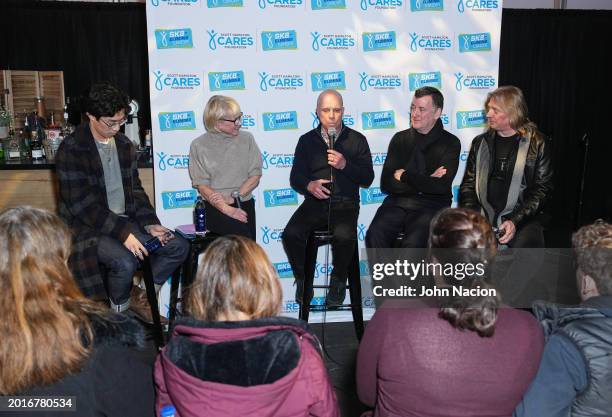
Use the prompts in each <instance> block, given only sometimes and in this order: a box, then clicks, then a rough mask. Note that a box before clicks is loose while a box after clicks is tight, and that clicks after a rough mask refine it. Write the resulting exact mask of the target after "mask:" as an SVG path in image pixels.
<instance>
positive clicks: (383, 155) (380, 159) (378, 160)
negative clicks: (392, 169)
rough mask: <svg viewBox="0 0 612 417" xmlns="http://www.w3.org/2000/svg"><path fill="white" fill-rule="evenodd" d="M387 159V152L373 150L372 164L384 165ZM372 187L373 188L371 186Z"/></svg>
mask: <svg viewBox="0 0 612 417" xmlns="http://www.w3.org/2000/svg"><path fill="white" fill-rule="evenodd" d="M386 159H387V152H372V165H374V166H375V167H377V166H383V165H384V164H385V160H386ZM370 189H372V188H371V187H370Z"/></svg>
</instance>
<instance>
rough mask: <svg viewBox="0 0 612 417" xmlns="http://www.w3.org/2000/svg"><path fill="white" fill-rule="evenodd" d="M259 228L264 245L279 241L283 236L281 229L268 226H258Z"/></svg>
mask: <svg viewBox="0 0 612 417" xmlns="http://www.w3.org/2000/svg"><path fill="white" fill-rule="evenodd" d="M259 229H260V230H261V233H262V236H261V241H262V242H263V244H264V245H269V244H270V243H274V242H280V241H281V240H282V238H283V229H282V228H278V227H277V228H275V229H271V228H269V227H268V226H262V227H260V228H259Z"/></svg>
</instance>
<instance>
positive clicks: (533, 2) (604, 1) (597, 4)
mask: <svg viewBox="0 0 612 417" xmlns="http://www.w3.org/2000/svg"><path fill="white" fill-rule="evenodd" d="M554 7H555V1H554V0H504V8H506V9H553V8H554ZM567 8H568V9H605V10H612V0H567Z"/></svg>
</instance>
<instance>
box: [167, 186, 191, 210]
mask: <svg viewBox="0 0 612 417" xmlns="http://www.w3.org/2000/svg"><path fill="white" fill-rule="evenodd" d="M161 195H162V201H163V206H164V210H172V209H177V208H189V207H193V206H194V205H195V202H196V199H197V197H198V192H197V191H196V190H194V189H193V188H192V189H191V190H182V191H165V192H162V193H161Z"/></svg>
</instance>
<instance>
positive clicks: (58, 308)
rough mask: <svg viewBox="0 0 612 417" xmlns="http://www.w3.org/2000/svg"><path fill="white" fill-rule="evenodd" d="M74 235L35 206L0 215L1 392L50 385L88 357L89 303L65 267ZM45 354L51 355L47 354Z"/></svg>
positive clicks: (60, 222)
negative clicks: (85, 307)
mask: <svg viewBox="0 0 612 417" xmlns="http://www.w3.org/2000/svg"><path fill="white" fill-rule="evenodd" d="M70 249H71V234H70V231H69V230H68V228H67V227H66V225H65V224H64V223H63V222H62V221H61V219H60V218H59V217H57V216H56V215H55V214H53V213H51V212H48V211H46V210H41V209H36V208H32V207H19V208H12V209H8V210H5V211H3V212H2V213H0V317H2V320H0V334H2V338H3V340H2V343H0V363H2V364H3V365H2V367H0V393H1V394H6V393H14V392H18V391H20V390H24V389H27V388H28V387H30V386H32V385H45V384H49V383H52V382H54V381H56V380H58V379H60V378H61V377H62V376H64V375H65V374H66V373H68V372H70V371H74V370H76V369H78V368H79V366H80V364H81V362H82V361H83V360H84V358H85V357H86V356H87V355H88V349H87V348H86V347H84V346H83V345H82V341H81V338H80V337H79V335H81V334H83V333H82V331H83V330H84V331H86V332H87V333H88V335H89V336H90V335H91V332H90V327H89V321H88V320H87V317H86V314H85V312H84V311H83V310H82V309H81V308H80V307H81V306H82V305H88V303H89V301H88V300H86V299H85V298H84V297H83V295H82V294H81V292H80V290H79V289H78V288H77V285H76V283H75V281H74V279H73V277H72V274H71V273H70V270H69V269H68V266H67V260H68V256H69V255H70ZM45 352H47V353H45Z"/></svg>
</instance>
